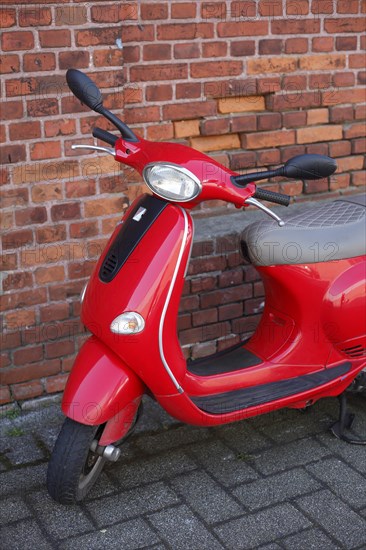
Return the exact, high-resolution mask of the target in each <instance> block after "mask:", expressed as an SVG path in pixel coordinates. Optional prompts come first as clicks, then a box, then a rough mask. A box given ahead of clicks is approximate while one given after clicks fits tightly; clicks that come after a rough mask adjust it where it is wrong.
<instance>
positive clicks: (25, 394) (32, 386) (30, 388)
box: [11, 380, 43, 401]
mask: <svg viewBox="0 0 366 550" xmlns="http://www.w3.org/2000/svg"><path fill="white" fill-rule="evenodd" d="M11 389H12V393H13V396H14V398H15V399H16V400H18V401H22V400H24V399H31V398H33V397H38V396H39V395H42V393H43V387H42V384H41V382H39V381H38V380H37V381H36V380H34V381H32V382H26V383H23V384H15V385H14V386H12V388H11Z"/></svg>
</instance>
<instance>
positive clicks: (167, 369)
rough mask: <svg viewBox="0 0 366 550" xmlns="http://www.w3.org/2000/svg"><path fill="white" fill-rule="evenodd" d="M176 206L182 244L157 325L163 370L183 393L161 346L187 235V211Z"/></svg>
mask: <svg viewBox="0 0 366 550" xmlns="http://www.w3.org/2000/svg"><path fill="white" fill-rule="evenodd" d="M178 208H180V209H181V210H182V212H183V215H184V234H183V239H182V246H181V247H180V251H179V256H178V260H177V265H176V266H175V270H174V273H173V277H172V281H171V283H170V287H169V290H168V294H167V297H166V300H165V304H164V307H163V312H162V314H161V318H160V325H159V351H160V358H161V360H162V362H163V365H164V368H165V370H166V371H167V373H168V374H169V376H170V379H171V381H172V382H173V384H174V386H175V387H176V389H177V390H178V392H179V393H183V392H184V390H183V388H182V387H181V386H180V385H179V382H178V381H177V379H176V378H175V376H174V374H173V373H172V371H171V369H170V367H169V365H168V362H167V360H166V358H165V355H164V346H163V330H164V322H165V316H166V312H167V309H168V306H169V302H170V298H171V296H172V292H173V288H174V285H175V281H176V279H177V275H178V271H179V268H180V264H181V262H182V257H183V252H184V248H185V244H186V241H187V236H188V216H187V213H186V211H185V210H184V209H183V208H182V207H181V206H179V207H178Z"/></svg>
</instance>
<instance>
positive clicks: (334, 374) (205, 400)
mask: <svg viewBox="0 0 366 550" xmlns="http://www.w3.org/2000/svg"><path fill="white" fill-rule="evenodd" d="M351 366H352V364H351V363H350V362H346V363H342V365H338V366H337V367H333V368H331V369H324V370H322V371H320V372H316V373H313V374H305V375H304V376H298V377H297V378H290V379H287V380H279V381H278V382H271V383H269V384H261V385H260V386H253V387H251V388H243V389H240V390H234V391H231V392H225V393H218V394H215V395H207V396H203V397H197V396H190V399H191V400H192V401H193V403H194V404H195V405H197V407H199V408H200V409H202V410H203V411H206V412H208V413H211V414H223V413H229V412H233V411H238V410H242V409H247V408H249V407H253V406H256V405H262V404H263V403H269V402H270V401H275V400H276V399H281V398H283V397H289V396H290V395H294V394H297V393H301V392H304V391H307V390H311V389H313V388H316V387H318V386H322V385H323V384H326V383H327V382H330V381H331V380H335V379H336V378H338V377H339V376H342V375H343V374H346V373H347V372H348V371H349V370H350V368H351Z"/></svg>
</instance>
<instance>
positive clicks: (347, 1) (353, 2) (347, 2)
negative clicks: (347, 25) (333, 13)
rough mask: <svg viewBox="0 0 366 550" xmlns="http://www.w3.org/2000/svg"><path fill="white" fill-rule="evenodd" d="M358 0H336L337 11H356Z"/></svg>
mask: <svg viewBox="0 0 366 550" xmlns="http://www.w3.org/2000/svg"><path fill="white" fill-rule="evenodd" d="M358 4H359V2H358V0H338V1H337V13H358V9H359V8H358Z"/></svg>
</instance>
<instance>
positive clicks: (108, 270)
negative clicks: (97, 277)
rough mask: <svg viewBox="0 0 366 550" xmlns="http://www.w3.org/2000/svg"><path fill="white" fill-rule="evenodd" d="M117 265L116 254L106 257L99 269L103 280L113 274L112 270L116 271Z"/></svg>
mask: <svg viewBox="0 0 366 550" xmlns="http://www.w3.org/2000/svg"><path fill="white" fill-rule="evenodd" d="M117 264H118V259H117V256H116V254H113V252H112V253H110V254H108V255H107V257H106V259H105V260H104V262H103V265H102V268H101V270H100V271H101V276H102V277H103V278H104V279H105V278H108V277H109V276H110V275H112V274H113V272H114V270H115V269H116V267H117Z"/></svg>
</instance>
